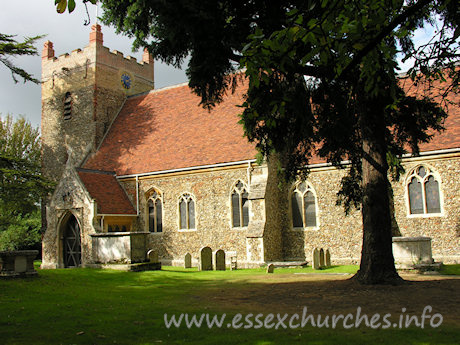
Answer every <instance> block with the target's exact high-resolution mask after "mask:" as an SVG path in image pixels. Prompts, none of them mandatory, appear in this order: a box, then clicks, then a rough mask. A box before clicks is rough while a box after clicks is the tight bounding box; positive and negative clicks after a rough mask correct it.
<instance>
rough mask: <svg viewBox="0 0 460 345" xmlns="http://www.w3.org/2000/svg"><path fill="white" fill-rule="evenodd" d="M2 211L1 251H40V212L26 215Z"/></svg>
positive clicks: (0, 228)
mask: <svg viewBox="0 0 460 345" xmlns="http://www.w3.org/2000/svg"><path fill="white" fill-rule="evenodd" d="M2 211H3V212H2V214H1V215H0V250H23V249H37V250H39V249H40V247H41V236H42V234H41V232H40V229H41V213H40V210H35V211H33V212H31V213H28V214H24V215H15V214H12V213H10V212H8V211H6V212H4V210H2Z"/></svg>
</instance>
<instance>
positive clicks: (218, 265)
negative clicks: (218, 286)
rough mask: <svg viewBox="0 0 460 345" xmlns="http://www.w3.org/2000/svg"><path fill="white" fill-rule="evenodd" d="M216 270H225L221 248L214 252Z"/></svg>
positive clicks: (223, 253)
mask: <svg viewBox="0 0 460 345" xmlns="http://www.w3.org/2000/svg"><path fill="white" fill-rule="evenodd" d="M216 271H225V252H224V251H223V250H222V249H219V250H218V251H217V252H216Z"/></svg>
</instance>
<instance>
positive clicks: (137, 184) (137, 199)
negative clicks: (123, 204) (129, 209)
mask: <svg viewBox="0 0 460 345" xmlns="http://www.w3.org/2000/svg"><path fill="white" fill-rule="evenodd" d="M136 213H137V215H139V176H137V175H136Z"/></svg>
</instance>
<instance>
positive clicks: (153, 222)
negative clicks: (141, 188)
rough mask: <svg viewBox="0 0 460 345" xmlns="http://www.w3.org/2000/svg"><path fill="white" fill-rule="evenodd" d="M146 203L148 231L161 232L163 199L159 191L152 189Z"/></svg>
mask: <svg viewBox="0 0 460 345" xmlns="http://www.w3.org/2000/svg"><path fill="white" fill-rule="evenodd" d="M147 204H148V218H149V231H150V232H162V231H163V201H162V198H161V193H160V192H158V191H154V192H153V193H152V194H151V195H150V197H149V200H148V202H147Z"/></svg>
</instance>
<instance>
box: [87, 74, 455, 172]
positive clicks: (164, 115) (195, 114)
mask: <svg viewBox="0 0 460 345" xmlns="http://www.w3.org/2000/svg"><path fill="white" fill-rule="evenodd" d="M403 81H404V80H403ZM405 83H406V84H405V85H404V88H405V89H406V90H407V92H408V94H415V93H419V94H420V90H416V89H415V88H414V87H413V85H412V83H411V82H409V83H410V84H407V81H406V82H405ZM244 91H245V88H244V87H240V88H239V89H237V91H236V92H235V93H234V94H229V95H227V96H226V98H225V100H224V102H223V103H221V104H219V105H218V106H216V107H215V108H214V109H213V110H212V111H211V112H208V111H207V110H205V109H203V108H202V107H201V106H200V105H199V102H200V98H199V97H198V96H196V95H194V94H193V93H192V92H191V91H190V89H189V88H188V86H187V85H182V86H177V87H172V88H169V89H163V90H156V91H152V92H150V93H148V94H144V95H139V96H134V97H132V98H129V99H127V101H126V103H125V105H124V107H123V109H122V110H121V112H120V114H119V115H118V117H117V118H116V120H115V121H114V123H113V125H112V127H111V128H110V131H109V133H108V134H107V136H106V138H105V140H104V141H103V143H102V145H101V147H100V148H99V150H98V151H97V152H96V154H95V155H93V156H92V157H91V158H90V159H89V160H88V162H87V163H86V164H85V168H88V169H98V170H108V171H115V172H116V174H117V175H118V176H120V175H129V174H140V173H147V172H155V171H164V170H170V169H179V168H188V167H194V166H201V165H210V164H217V163H228V162H238V161H243V160H248V159H253V158H254V157H255V155H256V150H255V146H254V145H253V144H251V143H248V141H247V140H246V139H245V138H244V137H243V129H242V126H241V125H240V124H238V120H239V118H238V116H237V115H238V114H239V113H240V112H241V109H240V108H238V107H237V106H238V105H240V104H242V102H243V94H244ZM450 100H451V101H452V102H453V103H454V105H451V106H450V107H449V111H448V113H449V116H448V118H447V120H446V122H445V127H446V130H445V131H444V132H442V133H438V134H436V135H435V137H434V139H433V140H432V141H431V142H430V143H428V144H422V145H421V146H420V149H421V152H423V151H434V150H442V149H450V148H460V109H459V102H460V97H459V95H458V94H455V95H452V96H451V97H450ZM324 161H325V160H324V159H321V158H319V157H312V158H311V160H310V163H311V164H315V163H322V162H324Z"/></svg>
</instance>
